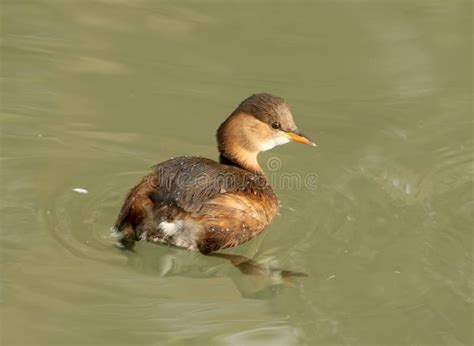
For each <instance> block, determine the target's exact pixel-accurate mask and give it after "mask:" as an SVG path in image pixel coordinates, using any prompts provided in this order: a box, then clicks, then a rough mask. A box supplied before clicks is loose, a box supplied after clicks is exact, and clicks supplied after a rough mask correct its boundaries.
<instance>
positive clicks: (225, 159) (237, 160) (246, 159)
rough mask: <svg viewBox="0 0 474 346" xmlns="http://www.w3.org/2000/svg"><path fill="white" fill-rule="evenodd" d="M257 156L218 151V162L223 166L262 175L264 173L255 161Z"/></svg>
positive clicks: (238, 152) (240, 151) (255, 154)
mask: <svg viewBox="0 0 474 346" xmlns="http://www.w3.org/2000/svg"><path fill="white" fill-rule="evenodd" d="M257 154H258V153H252V152H248V151H242V150H238V151H234V152H232V151H225V150H220V152H219V162H220V163H222V164H225V165H230V166H236V167H239V168H242V169H245V170H246V171H249V172H252V173H255V174H261V175H264V172H263V170H262V168H261V167H260V165H259V164H258V161H257Z"/></svg>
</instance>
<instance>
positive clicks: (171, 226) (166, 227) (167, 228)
mask: <svg viewBox="0 0 474 346" xmlns="http://www.w3.org/2000/svg"><path fill="white" fill-rule="evenodd" d="M158 227H160V228H161V230H162V231H163V233H164V234H166V235H167V236H172V235H173V234H175V233H176V232H177V231H178V230H179V229H180V228H181V227H182V223H181V222H179V221H176V222H167V221H163V222H161V223H160V224H159V225H158Z"/></svg>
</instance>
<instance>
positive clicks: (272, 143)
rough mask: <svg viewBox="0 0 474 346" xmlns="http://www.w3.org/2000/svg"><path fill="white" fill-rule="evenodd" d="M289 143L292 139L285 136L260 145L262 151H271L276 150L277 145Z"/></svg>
mask: <svg viewBox="0 0 474 346" xmlns="http://www.w3.org/2000/svg"><path fill="white" fill-rule="evenodd" d="M289 141H290V139H289V138H288V137H286V136H284V135H281V136H278V137H273V138H270V139H268V140H266V141H265V142H262V143H261V144H260V151H267V150H270V149H271V148H274V147H276V146H277V145H282V144H285V143H288V142H289Z"/></svg>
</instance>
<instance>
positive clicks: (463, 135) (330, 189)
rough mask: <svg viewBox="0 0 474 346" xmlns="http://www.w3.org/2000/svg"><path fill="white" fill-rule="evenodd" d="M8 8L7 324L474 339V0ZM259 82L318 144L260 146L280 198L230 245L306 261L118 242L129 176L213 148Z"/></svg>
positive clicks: (163, 335) (161, 341) (292, 336)
mask: <svg viewBox="0 0 474 346" xmlns="http://www.w3.org/2000/svg"><path fill="white" fill-rule="evenodd" d="M0 11H1V19H0V22H1V83H2V84H1V90H0V91H1V111H0V117H1V153H0V154H1V155H0V156H1V161H0V165H1V166H0V172H1V196H2V198H1V200H0V220H1V238H0V239H1V262H2V265H1V275H0V285H1V295H0V302H1V323H0V326H1V329H0V335H1V343H2V344H4V345H15V344H18V345H54V344H57V345H95V344H97V345H99V344H100V345H119V344H124V345H125V344H127V345H239V346H240V345H331V344H337V345H369V344H371V345H381V344H392V345H402V344H403V345H420V344H427V345H435V344H437V345H438V344H439V345H471V344H472V343H473V335H472V330H471V328H472V325H473V288H474V278H473V261H472V260H473V248H472V247H473V239H472V225H473V207H474V203H473V195H472V192H473V190H472V176H473V165H472V162H473V153H474V146H473V127H472V96H473V94H472V76H473V74H472V2H471V1H457V0H450V1H444V0H439V1H437V0H424V1H421V0H418V1H402V0H400V1H397V0H383V1H376V0H370V1H349V0H343V1H262V0H260V1H258V0H257V1H252V2H251V1H225V2H224V1H152V0H134V1H132V0H130V1H126V0H85V1H72V0H71V1H69V0H64V1H59V0H35V1H23V0H18V1H13V0H4V1H1V4H0ZM259 91H267V92H271V93H275V94H277V95H281V96H284V97H285V98H286V99H287V100H288V101H289V103H290V105H291V106H292V110H293V114H294V116H295V119H296V122H297V124H298V125H299V127H300V129H301V130H302V131H303V132H304V133H306V134H308V135H309V136H310V137H312V138H313V139H314V140H315V141H316V143H317V144H318V147H317V148H316V149H314V148H310V147H306V146H302V145H297V144H288V145H286V146H283V147H278V148H276V149H274V150H272V151H270V152H266V153H263V154H261V155H260V162H261V164H262V166H263V167H264V168H265V170H266V172H267V174H268V175H269V177H270V178H271V180H272V183H273V184H274V187H275V190H276V193H277V195H278V196H279V198H280V200H281V210H280V215H279V216H278V217H277V218H276V220H275V221H274V222H273V224H272V225H271V226H270V227H269V228H268V229H267V231H266V232H265V234H264V235H262V236H261V237H258V238H257V239H254V240H252V241H251V242H249V243H248V244H246V245H244V246H241V247H239V248H235V249H231V250H228V252H230V253H236V254H244V255H246V256H249V257H252V258H254V259H255V260H257V261H260V262H265V263H269V264H270V265H272V266H277V267H282V268H288V269H293V270H299V271H303V272H306V273H308V274H309V276H308V277H307V278H299V279H298V280H296V281H295V282H294V283H293V285H292V286H281V285H272V284H271V283H269V282H268V280H265V278H262V277H256V276H245V275H243V274H242V273H240V272H239V271H238V270H236V269H235V268H233V267H232V266H231V265H230V264H229V263H228V262H225V261H223V260H222V259H220V258H203V256H201V255H199V254H196V253H190V252H186V251H180V250H176V249H170V248H165V247H159V246H155V245H151V244H139V245H138V246H137V248H136V253H126V252H122V251H120V250H118V249H116V248H114V247H113V246H112V244H113V242H114V241H115V240H116V238H114V236H113V235H112V234H111V233H110V226H112V225H113V223H114V221H115V217H116V215H117V213H118V210H119V208H120V205H121V203H122V200H123V197H124V195H125V193H126V192H127V190H128V189H129V188H130V187H131V186H132V185H133V184H135V183H136V182H137V181H138V180H139V179H140V177H141V176H143V175H144V174H145V173H146V172H147V171H148V169H149V167H150V166H152V165H153V164H155V163H157V162H160V161H163V160H165V159H168V158H170V157H172V156H178V155H201V156H205V157H210V158H216V156H217V155H216V148H215V139H214V134H215V130H216V128H217V126H218V125H219V124H220V123H221V122H222V121H223V119H225V117H226V116H227V115H228V114H229V113H230V112H231V111H232V110H233V109H234V107H235V106H236V105H237V104H238V102H239V101H240V100H242V99H243V98H245V97H247V96H248V95H250V94H252V93H254V92H259ZM288 176H291V177H293V178H295V177H296V181H300V182H303V183H302V184H300V185H298V184H296V185H295V184H290V183H289V181H294V180H291V179H289V180H284V179H282V178H281V177H288ZM308 176H311V177H312V179H311V182H310V183H308V181H306V180H304V179H306V177H308ZM293 178H292V179H293ZM313 178H314V179H313ZM298 179H300V180H298ZM76 188H82V189H86V190H87V191H88V193H87V194H81V193H79V192H77V191H74V190H73V189H76ZM469 326H471V327H469Z"/></svg>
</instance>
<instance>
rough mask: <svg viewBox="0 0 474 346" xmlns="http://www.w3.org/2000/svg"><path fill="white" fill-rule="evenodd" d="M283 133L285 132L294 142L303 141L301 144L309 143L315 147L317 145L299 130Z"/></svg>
mask: <svg viewBox="0 0 474 346" xmlns="http://www.w3.org/2000/svg"><path fill="white" fill-rule="evenodd" d="M283 133H284V134H285V136H286V137H288V138H289V139H290V140H292V141H293V142H298V143H301V144H308V145H311V146H313V147H315V146H316V144H315V143H314V142H313V141H311V140H310V139H309V138H308V137H306V136H305V135H303V134H302V133H301V132H299V131H298V130H296V131H295V132H283Z"/></svg>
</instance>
